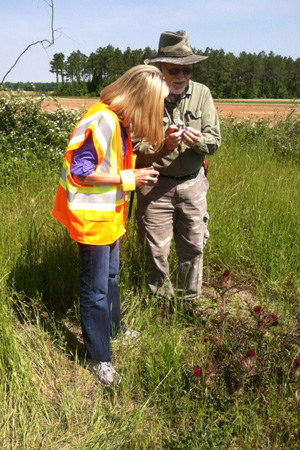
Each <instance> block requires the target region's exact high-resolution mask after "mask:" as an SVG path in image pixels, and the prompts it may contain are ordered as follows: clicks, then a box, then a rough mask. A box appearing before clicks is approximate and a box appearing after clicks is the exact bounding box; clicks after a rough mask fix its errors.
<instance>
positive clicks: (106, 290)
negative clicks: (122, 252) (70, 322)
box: [78, 241, 122, 361]
mask: <svg viewBox="0 0 300 450" xmlns="http://www.w3.org/2000/svg"><path fill="white" fill-rule="evenodd" d="M78 246H79V252H80V256H81V262H82V269H81V272H80V315H81V326H82V334H83V340H84V345H85V348H86V351H87V357H88V358H89V359H94V360H97V361H111V354H110V337H111V336H115V335H116V334H117V333H118V332H119V331H120V327H121V326H122V323H121V309H120V293H119V285H118V273H119V241H116V242H114V243H113V244H110V245H87V244H81V243H78Z"/></svg>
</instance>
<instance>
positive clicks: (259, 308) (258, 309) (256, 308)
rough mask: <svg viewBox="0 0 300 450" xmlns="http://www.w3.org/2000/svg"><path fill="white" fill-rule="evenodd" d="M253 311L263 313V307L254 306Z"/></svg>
mask: <svg viewBox="0 0 300 450" xmlns="http://www.w3.org/2000/svg"><path fill="white" fill-rule="evenodd" d="M253 311H254V312H256V313H260V312H261V306H259V305H257V306H254V309H253Z"/></svg>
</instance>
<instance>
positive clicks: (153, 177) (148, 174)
mask: <svg viewBox="0 0 300 450" xmlns="http://www.w3.org/2000/svg"><path fill="white" fill-rule="evenodd" d="M133 174H134V178H135V185H136V187H142V186H147V184H149V183H151V184H152V183H154V184H155V183H157V177H158V175H159V172H157V170H155V169H153V167H145V168H144V169H135V171H134V172H133Z"/></svg>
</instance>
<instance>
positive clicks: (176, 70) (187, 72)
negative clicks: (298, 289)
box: [167, 67, 193, 75]
mask: <svg viewBox="0 0 300 450" xmlns="http://www.w3.org/2000/svg"><path fill="white" fill-rule="evenodd" d="M167 71H168V74H169V75H178V74H179V73H180V72H182V73H183V74H184V75H191V73H192V71H193V69H192V68H191V67H183V69H180V68H179V67H171V68H170V69H167Z"/></svg>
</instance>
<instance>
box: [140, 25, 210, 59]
mask: <svg viewBox="0 0 300 450" xmlns="http://www.w3.org/2000/svg"><path fill="white" fill-rule="evenodd" d="M207 58H208V56H201V55H195V54H194V53H193V51H192V49H191V46H190V44H189V38H188V34H187V32H186V31H183V30H181V31H176V32H175V33H173V32H172V31H164V32H163V33H162V34H161V35H160V39H159V44H158V52H157V55H155V56H153V57H152V58H149V59H145V61H144V63H145V64H153V63H156V62H162V63H170V64H180V65H184V64H195V63H197V62H199V61H203V60H204V59H207Z"/></svg>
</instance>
